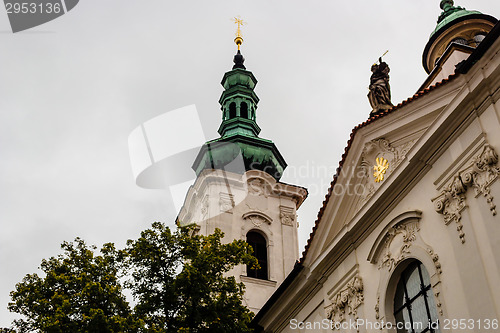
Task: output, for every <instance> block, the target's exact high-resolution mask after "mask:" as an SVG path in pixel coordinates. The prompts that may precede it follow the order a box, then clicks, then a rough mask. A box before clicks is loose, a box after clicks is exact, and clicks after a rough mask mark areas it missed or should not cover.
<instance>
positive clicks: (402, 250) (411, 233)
mask: <svg viewBox="0 0 500 333" xmlns="http://www.w3.org/2000/svg"><path fill="white" fill-rule="evenodd" d="M418 231H420V228H419V226H418V221H412V222H409V223H405V224H398V225H395V226H393V227H392V228H391V229H390V230H389V231H388V232H387V233H386V234H385V236H384V239H385V241H384V255H383V256H382V259H381V261H380V264H379V265H378V269H381V268H383V267H387V268H388V269H389V271H392V270H393V268H394V267H396V265H397V264H399V263H400V262H401V261H403V260H404V259H406V258H407V257H408V255H409V253H410V247H411V245H412V244H413V242H414V241H415V240H416V239H417V232H418ZM397 235H402V238H403V242H402V244H401V246H399V250H398V251H397V252H396V253H391V248H392V246H391V245H392V242H393V240H394V238H396V236H397Z"/></svg>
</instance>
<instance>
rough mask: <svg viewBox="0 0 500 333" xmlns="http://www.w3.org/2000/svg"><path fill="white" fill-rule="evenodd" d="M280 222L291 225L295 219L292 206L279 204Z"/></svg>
mask: <svg viewBox="0 0 500 333" xmlns="http://www.w3.org/2000/svg"><path fill="white" fill-rule="evenodd" d="M280 218H281V224H284V225H288V226H293V222H295V220H296V214H295V209H293V208H292V207H286V206H280Z"/></svg>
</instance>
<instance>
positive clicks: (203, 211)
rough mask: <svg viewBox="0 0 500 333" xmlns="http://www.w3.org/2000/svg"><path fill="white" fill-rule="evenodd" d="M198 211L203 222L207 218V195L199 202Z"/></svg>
mask: <svg viewBox="0 0 500 333" xmlns="http://www.w3.org/2000/svg"><path fill="white" fill-rule="evenodd" d="M200 211H201V218H202V219H203V220H206V219H207V217H208V194H207V195H205V197H204V198H203V200H202V201H201V208H200Z"/></svg>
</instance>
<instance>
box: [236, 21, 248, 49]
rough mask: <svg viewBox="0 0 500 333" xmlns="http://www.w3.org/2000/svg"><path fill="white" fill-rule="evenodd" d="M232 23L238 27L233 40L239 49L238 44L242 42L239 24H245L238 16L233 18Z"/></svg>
mask: <svg viewBox="0 0 500 333" xmlns="http://www.w3.org/2000/svg"><path fill="white" fill-rule="evenodd" d="M234 23H235V24H237V25H238V29H237V30H236V38H235V39H234V42H235V43H236V45H238V50H239V49H240V45H241V44H242V43H243V37H242V36H241V26H242V25H245V23H246V22H244V21H243V20H242V19H241V18H240V17H239V16H238V17H235V18H234Z"/></svg>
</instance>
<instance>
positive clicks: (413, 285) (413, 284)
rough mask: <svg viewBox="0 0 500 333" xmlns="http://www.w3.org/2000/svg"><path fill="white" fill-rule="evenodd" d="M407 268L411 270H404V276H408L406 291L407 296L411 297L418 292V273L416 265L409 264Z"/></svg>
mask: <svg viewBox="0 0 500 333" xmlns="http://www.w3.org/2000/svg"><path fill="white" fill-rule="evenodd" d="M408 268H409V269H411V271H409V272H406V271H405V276H408V278H407V281H406V291H407V292H408V297H409V298H410V299H412V298H413V297H415V296H417V294H418V293H419V292H420V274H419V273H418V267H417V265H411V268H410V267H408Z"/></svg>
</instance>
